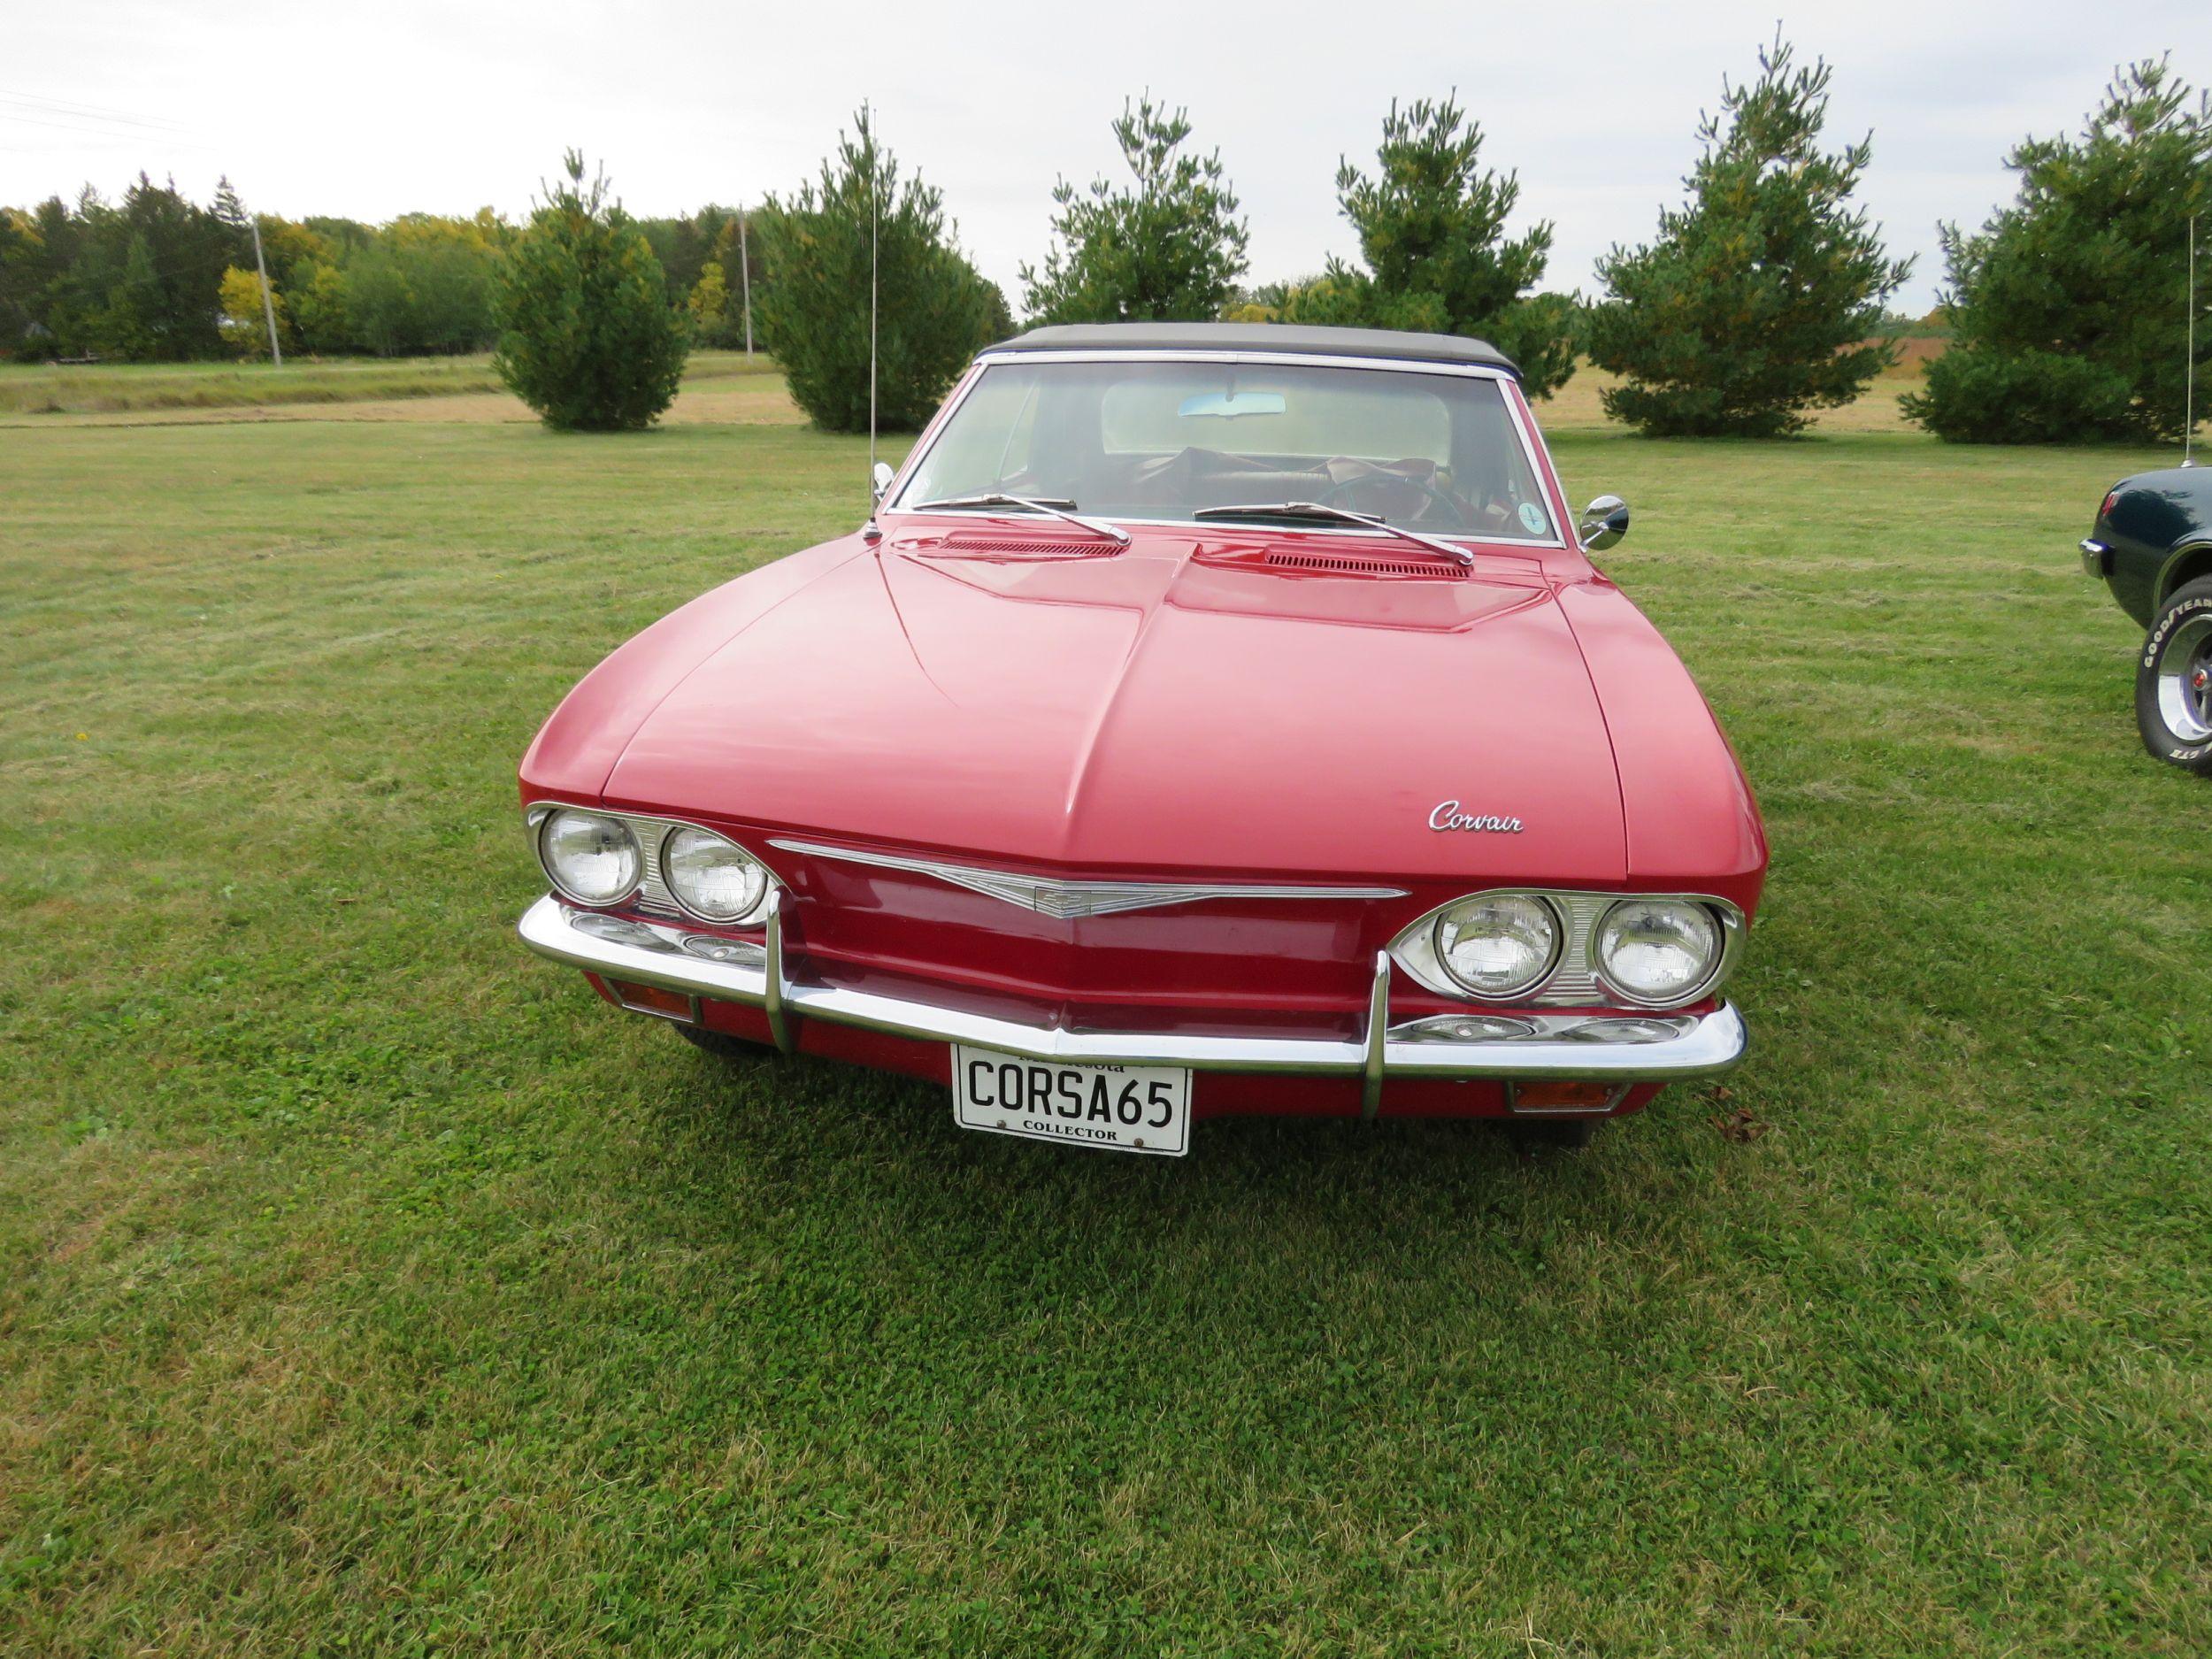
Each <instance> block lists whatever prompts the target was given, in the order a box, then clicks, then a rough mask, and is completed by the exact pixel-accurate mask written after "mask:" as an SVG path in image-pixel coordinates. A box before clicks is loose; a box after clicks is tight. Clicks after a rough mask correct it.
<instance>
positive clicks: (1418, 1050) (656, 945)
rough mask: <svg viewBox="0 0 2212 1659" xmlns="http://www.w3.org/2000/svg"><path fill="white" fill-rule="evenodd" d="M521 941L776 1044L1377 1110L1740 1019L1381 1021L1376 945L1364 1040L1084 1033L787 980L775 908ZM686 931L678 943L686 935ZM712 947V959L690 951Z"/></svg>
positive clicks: (1656, 1062)
mask: <svg viewBox="0 0 2212 1659" xmlns="http://www.w3.org/2000/svg"><path fill="white" fill-rule="evenodd" d="M520 932H521V933H522V941H523V943H525V944H526V945H527V946H529V947H530V949H533V950H534V951H536V952H537V953H538V954H539V955H540V956H548V957H550V958H551V959H552V960H553V961H555V962H562V963H566V964H568V965H569V966H571V967H575V968H583V969H586V970H587V971H588V972H593V973H597V974H602V975H605V976H607V977H610V978H613V979H622V980H626V981H627V982H629V983H631V984H635V985H649V986H655V987H659V988H660V989H662V990H667V991H675V992H679V993H681V994H683V995H688V996H693V997H699V998H706V999H712V1000H714V1001H718V1002H746V1003H750V1004H751V1005H752V1006H754V1007H756V1008H758V1009H760V1010H763V1011H764V1013H765V1014H766V1016H767V1018H768V1027H769V1030H770V1032H771V1033H772V1034H773V1035H774V1037H775V1041H776V1046H777V1047H778V1048H782V1049H783V1050H785V1051H786V1052H787V1053H788V1052H789V1051H790V1050H791V1049H792V1048H795V1046H796V1024H797V1022H798V1021H800V1020H803V1019H820V1020H827V1021H829V1022H831V1023H832V1024H834V1025H856V1026H859V1027H862V1028H863V1029H865V1030H870V1031H879V1032H887V1033H892V1034H893V1035H895V1036H901V1037H914V1038H920V1039H924V1040H927V1041H942V1042H958V1043H965V1044H968V1045H970V1046H971V1047H973V1048H995V1049H997V1050H999V1051H1001V1052H1002V1053H1005V1054H1012V1055H1019V1056H1024V1057H1025V1058H1028V1059H1033V1060H1060V1061H1067V1062H1071V1063H1076V1064H1102V1065H1177V1066H1188V1067H1190V1068H1192V1069H1193V1070H1194V1071H1277V1072H1289V1073H1305V1074H1331V1075H1337V1076H1345V1077H1358V1078H1361V1079H1363V1081H1364V1084H1365V1095H1366V1108H1367V1114H1368V1115H1369V1116H1370V1117H1371V1116H1373V1115H1374V1111H1375V1106H1376V1102H1377V1099H1378V1097H1379V1094H1380V1091H1381V1088H1382V1083H1383V1079H1385V1078H1392V1077H1404V1078H1500V1079H1508V1080H1511V1079H1544V1078H1561V1079H1578V1080H1585V1079H1586V1080H1589V1081H1607V1080H1611V1081H1616V1082H1618V1083H1620V1084H1622V1085H1624V1086H1626V1085H1629V1084H1634V1083H1658V1082H1668V1081H1671V1080H1673V1079H1678V1078H1697V1077H1710V1076H1712V1075H1713V1074H1714V1073H1716V1072H1719V1071H1727V1070H1728V1069H1729V1067H1731V1066H1732V1065H1734V1064H1736V1063H1737V1062H1738V1061H1739V1060H1740V1059H1742V1058H1743V1056H1744V1048H1745V1042H1746V1038H1745V1032H1744V1023H1743V1017H1742V1016H1741V1015H1740V1014H1738V1013H1737V1012H1736V1010H1735V1009H1734V1008H1733V1007H1732V1006H1731V1005H1730V1004H1728V1003H1726V1002H1723V1003H1721V1004H1720V1005H1719V1006H1718V1007H1717V1008H1715V1009H1714V1010H1712V1011H1711V1012H1710V1013H1708V1014H1675V1015H1642V1016H1625V1015H1590V1014H1576V1013H1547V1014H1520V1015H1515V1016H1513V1017H1512V1018H1511V1020H1510V1022H1500V1023H1510V1024H1511V1025H1515V1026H1517V1027H1523V1028H1525V1029H1523V1030H1519V1031H1517V1032H1515V1033H1512V1034H1510V1035H1506V1036H1496V1037H1489V1038H1486V1039H1484V1040H1480V1041H1469V1040H1466V1039H1463V1038H1460V1037H1456V1036H1455V1035H1453V1034H1452V1033H1451V1026H1452V1025H1454V1024H1455V1023H1465V1022H1466V1021H1468V1020H1474V1019H1480V1018H1484V1016H1483V1015H1482V1013H1481V1010H1473V1009H1471V1010H1468V1014H1467V1015H1466V1016H1465V1017H1455V1016H1442V1017H1433V1016H1432V1017H1429V1018H1421V1019H1416V1020H1410V1021H1408V1022H1406V1023H1405V1024H1403V1025H1391V1024H1390V1018H1389V1013H1390V956H1389V954H1388V953H1387V952H1385V951H1378V952H1377V953H1376V956H1375V970H1374V980H1373V988H1372V991H1371V995H1370V997H1369V1001H1368V1015H1367V1031H1366V1034H1365V1035H1364V1036H1363V1037H1361V1038H1359V1039H1357V1040H1347V1039H1342V1038H1333V1037H1219V1036H1202V1035H1192V1034H1188V1033H1179V1032H1155V1033H1143V1032H1083V1031H1067V1030H1063V1029H1060V1028H1058V1027H1054V1026H1038V1025H1021V1024H1018V1023H1017V1022H1015V1021H1013V1020H1006V1019H995V1018H990V1017H988V1016H987V1015H982V1014H972V1013H967V1012H964V1011H963V1010H959V1009H952V1008H939V1007H937V1006H934V1005H933V1004H931V1003H927V1002H907V1001H905V1000H903V999H901V998H897V997H889V996H880V995H874V994H872V993H870V992H866V991H854V990H847V989H841V988H840V987H833V986H806V985H796V984H794V983H792V981H791V980H790V979H789V978H788V977H787V975H786V973H785V972H784V964H783V926H782V918H780V915H778V913H777V911H776V910H775V909H774V908H773V905H772V907H771V909H770V910H769V914H768V923H767V930H766V933H765V936H764V942H763V943H762V944H761V945H758V946H753V945H748V944H744V943H741V942H739V941H730V940H727V939H724V938H721V937H719V936H708V935H699V934H692V933H687V932H686V931H685V930H683V929H681V928H678V927H672V926H661V925H657V924H648V923H643V922H632V921H627V920H623V919H618V918H611V917H606V916H602V915H599V914H597V913H596V912H594V911H589V910H572V909H571V908H570V907H569V906H568V905H566V904H564V903H562V902H561V901H560V900H558V899H557V898H555V897H553V896H552V895H547V896H545V897H544V898H541V899H540V900H539V901H538V902H536V903H535V904H533V905H532V906H531V907H530V908H529V910H526V912H524V914H523V918H522V923H521V928H520ZM687 940H688V941H693V942H692V943H691V944H690V945H688V946H687V943H686V941H687ZM696 949H706V950H715V951H718V952H720V953H722V956H723V959H721V960H714V959H710V958H709V957H707V956H700V955H696V954H694V952H695V950H696Z"/></svg>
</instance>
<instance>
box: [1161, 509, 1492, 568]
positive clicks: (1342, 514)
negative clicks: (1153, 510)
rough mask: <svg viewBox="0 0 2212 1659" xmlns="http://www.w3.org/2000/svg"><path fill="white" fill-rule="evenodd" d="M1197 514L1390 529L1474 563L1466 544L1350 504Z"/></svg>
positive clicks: (1200, 513)
mask: <svg viewBox="0 0 2212 1659" xmlns="http://www.w3.org/2000/svg"><path fill="white" fill-rule="evenodd" d="M1191 517H1192V518H1325V519H1327V520H1329V521H1331V522H1332V523H1335V524H1356V525H1358V526H1361V528H1363V529H1367V530H1387V531H1388V532H1390V534H1392V535H1395V536H1403V537H1404V538H1405V539H1406V540H1407V541H1418V542H1419V543H1420V544H1421V545H1422V546H1423V547H1425V548H1434V549H1436V550H1437V551H1438V552H1439V553H1448V554H1450V555H1451V556H1452V557H1454V558H1455V559H1457V560H1458V561H1459V562H1460V563H1461V564H1462V565H1472V564H1473V563H1474V562H1475V556H1474V555H1473V554H1471V553H1470V552H1469V551H1468V550H1467V549H1465V548H1463V547H1456V546H1455V545H1453V544H1452V543H1451V542H1449V541H1445V540H1444V539H1443V538H1442V537H1440V536H1432V535H1423V534H1421V533H1420V532H1419V531H1418V530H1409V529H1407V528H1406V527H1405V526H1403V525H1401V524H1392V523H1391V522H1390V521H1389V520H1388V519H1387V518H1382V517H1381V516H1380V515H1379V514H1376V513H1371V512H1354V511H1352V510H1351V509H1350V508H1349V507H1332V506H1330V505H1329V504H1328V503H1326V502H1320V501H1278V502H1270V503H1265V504H1257V503H1256V504H1253V505H1250V506H1241V507H1200V508H1196V509H1194V511H1192V513H1191Z"/></svg>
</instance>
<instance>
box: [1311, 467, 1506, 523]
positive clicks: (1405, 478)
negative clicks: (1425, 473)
mask: <svg viewBox="0 0 2212 1659" xmlns="http://www.w3.org/2000/svg"><path fill="white" fill-rule="evenodd" d="M1370 484H1376V485H1388V484H1410V485H1411V486H1413V488H1416V489H1417V490H1419V491H1420V492H1421V493H1422V494H1423V495H1426V496H1427V497H1428V498H1429V499H1430V500H1431V501H1432V502H1434V503H1436V504H1437V505H1438V506H1440V507H1442V508H1445V509H1446V510H1448V511H1449V512H1450V513H1451V515H1452V522H1453V523H1454V524H1455V525H1457V526H1459V527H1460V528H1461V529H1463V530H1467V529H1471V528H1472V527H1473V526H1471V525H1470V524H1469V523H1468V522H1467V512H1466V509H1464V508H1463V507H1462V506H1461V505H1460V504H1459V503H1458V501H1457V500H1456V499H1455V497H1454V496H1452V495H1449V494H1448V493H1447V492H1446V491H1443V490H1440V489H1439V488H1436V486H1435V485H1433V484H1431V483H1429V482H1427V481H1426V480H1423V479H1418V478H1414V477H1412V476H1410V475H1409V474H1408V473H1404V472H1363V473H1361V474H1360V475H1359V476H1358V477H1357V478H1348V479H1346V480H1344V481H1343V482H1342V483H1340V484H1332V485H1330V486H1329V487H1328V488H1326V489H1325V490H1323V491H1322V492H1321V504H1322V505H1323V506H1325V507H1333V506H1335V505H1337V497H1338V496H1340V495H1350V494H1351V493H1352V492H1353V491H1354V490H1356V489H1361V488H1364V487H1366V486H1367V485H1370Z"/></svg>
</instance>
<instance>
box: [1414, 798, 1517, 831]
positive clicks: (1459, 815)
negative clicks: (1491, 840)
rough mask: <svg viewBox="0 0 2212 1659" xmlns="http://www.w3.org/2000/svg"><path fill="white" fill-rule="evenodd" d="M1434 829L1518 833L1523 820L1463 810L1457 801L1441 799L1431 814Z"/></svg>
mask: <svg viewBox="0 0 2212 1659" xmlns="http://www.w3.org/2000/svg"><path fill="white" fill-rule="evenodd" d="M1429 827H1430V828H1431V829H1432V830H1473V831H1475V832H1476V833H1479V834H1492V835H1518V834H1519V833H1521V820H1520V819H1518V818H1499V817H1497V816H1496V815H1494V814H1493V813H1489V812H1463V811H1461V810H1459V803H1458V802H1456V801H1439V802H1438V803H1436V810H1435V811H1433V812H1432V813H1430V814H1429Z"/></svg>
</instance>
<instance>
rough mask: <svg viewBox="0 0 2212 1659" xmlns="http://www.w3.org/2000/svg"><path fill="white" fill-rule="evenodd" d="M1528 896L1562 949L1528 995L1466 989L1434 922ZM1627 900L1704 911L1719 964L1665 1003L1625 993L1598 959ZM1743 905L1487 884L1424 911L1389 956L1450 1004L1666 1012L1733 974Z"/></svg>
mask: <svg viewBox="0 0 2212 1659" xmlns="http://www.w3.org/2000/svg"><path fill="white" fill-rule="evenodd" d="M1508 896H1510V897H1516V898H1531V899H1536V900H1540V901H1541V902H1545V903H1547V904H1548V905H1550V906H1551V908H1552V910H1553V913H1554V914H1555V916H1556V917H1557V918H1558V919H1559V922H1560V947H1559V949H1558V951H1557V952H1556V954H1555V956H1554V957H1553V959H1552V963H1551V966H1550V968H1549V970H1548V972H1547V973H1546V974H1545V976H1544V977H1543V978H1541V979H1539V980H1537V981H1536V982H1535V983H1534V984H1533V985H1532V986H1531V987H1528V988H1526V989H1525V990H1520V991H1515V992H1511V993H1509V994H1506V995H1500V996H1488V995H1483V994H1481V993H1479V992H1475V991H1471V990H1469V989H1468V988H1466V987H1464V986H1463V985H1462V984H1461V983H1460V981H1459V980H1458V979H1455V978H1454V977H1453V976H1452V975H1451V974H1450V973H1449V972H1448V971H1447V970H1446V968H1445V966H1444V964H1443V963H1442V961H1441V960H1440V957H1439V955H1438V949H1437V939H1436V932H1437V922H1438V919H1439V918H1440V917H1442V916H1444V915H1446V914H1447V913H1448V912H1450V911H1452V910H1457V909H1459V908H1460V907H1462V906H1463V905H1466V904H1469V903H1471V902H1474V901H1477V900H1480V899H1494V898H1501V897H1508ZM1631 900H1637V901H1643V900H1661V901H1679V902H1684V903H1688V904H1694V905H1698V906H1700V907H1701V908H1702V909H1703V910H1705V912H1706V913H1707V914H1708V915H1709V917H1710V918H1712V920H1713V922H1714V923H1715V925H1716V926H1717V928H1718V930H1719V934H1720V941H1721V942H1720V950H1719V953H1718V960H1717V962H1716V963H1715V964H1713V966H1712V969H1711V971H1710V972H1709V973H1707V974H1706V976H1705V977H1704V979H1701V981H1700V982H1699V983H1697V984H1696V985H1694V987H1691V989H1690V990H1689V991H1687V992H1686V993H1684V994H1682V995H1677V996H1671V997H1667V998H1665V999H1663V1000H1652V999H1648V998H1643V997H1639V996H1635V995H1629V994H1627V993H1625V992H1624V991H1623V990H1622V989H1621V987H1618V986H1617V985H1616V984H1614V983H1613V982H1612V981H1611V980H1609V979H1608V978H1607V977H1606V975H1605V974H1604V972H1602V970H1601V965H1600V964H1598V963H1597V961H1596V960H1595V956H1596V950H1597V935H1598V930H1599V928H1600V926H1601V924H1602V922H1603V920H1604V918H1605V917H1606V916H1607V915H1609V913H1610V912H1611V911H1612V910H1613V909H1614V907H1615V906H1616V905H1618V904H1622V903H1624V902H1629V901H1631ZM1747 926H1748V925H1747V921H1746V918H1745V917H1744V913H1743V911H1742V910H1741V909H1740V908H1739V907H1738V906H1737V905H1735V904H1733V903H1732V902H1730V901H1728V900H1726V899H1724V898H1721V897H1718V896H1717V895H1713V894H1709V893H1679V892H1676V893H1623V892H1619V891H1617V890H1616V891H1612V892H1600V891H1594V890H1591V889H1588V888H1569V887H1484V888H1480V889H1478V890H1477V891H1474V892H1471V893H1465V894H1461V895H1458V896H1456V897H1454V898H1452V899H1449V900H1447V901H1446V902H1444V903H1441V904H1439V905H1436V906H1434V907H1433V908H1432V909H1430V910H1425V911H1423V912H1422V913H1421V914H1420V915H1419V916H1417V917H1416V918H1414V919H1413V920H1412V921H1410V922H1409V923H1407V924H1406V925H1405V926H1403V927H1402V928H1401V929H1399V931H1398V933H1397V935H1396V936H1395V937H1394V939H1392V941H1390V955H1391V957H1392V959H1393V960H1394V961H1395V962H1396V964H1398V966H1399V967H1401V968H1402V969H1403V970H1404V971H1405V972H1406V974H1407V976H1408V977H1409V978H1410V979H1412V980H1413V981H1414V982H1415V983H1417V984H1418V985H1419V986H1421V987H1423V988H1424V989H1425V990H1428V991H1432V992H1434V993H1435V994H1436V995H1439V996H1442V997H1448V998H1449V999H1450V1000H1452V1001H1453V1002H1466V1003H1471V1004H1475V1005H1489V1006H1506V1007H1522V1008H1530V1007H1548V1008H1599V1007H1615V1008H1623V1007H1624V1008H1634V1009H1641V1010H1674V1009H1679V1008H1684V1007H1687V1006H1689V1005H1690V1004H1692V1003H1694V1002H1701V1001H1702V1000H1704V999H1705V998H1707V997H1709V996H1711V995H1713V994H1714V993H1715V992H1716V991H1717V990H1719V988H1720V987H1722V986H1723V985H1724V984H1725V983H1726V981H1727V979H1728V977H1729V975H1730V974H1731V973H1732V972H1734V970H1735V964H1736V959H1737V957H1738V956H1739V955H1740V951H1741V949H1742V945H1743V940H1744V935H1745V933H1746V930H1747Z"/></svg>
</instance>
